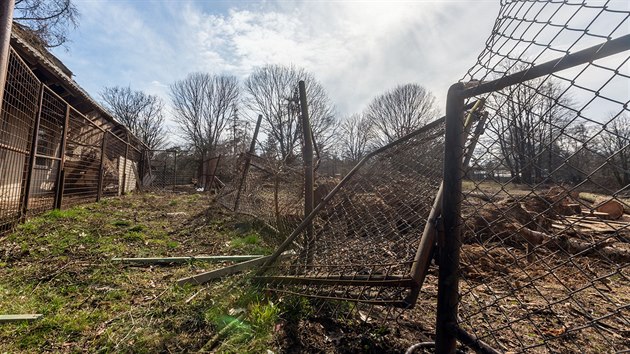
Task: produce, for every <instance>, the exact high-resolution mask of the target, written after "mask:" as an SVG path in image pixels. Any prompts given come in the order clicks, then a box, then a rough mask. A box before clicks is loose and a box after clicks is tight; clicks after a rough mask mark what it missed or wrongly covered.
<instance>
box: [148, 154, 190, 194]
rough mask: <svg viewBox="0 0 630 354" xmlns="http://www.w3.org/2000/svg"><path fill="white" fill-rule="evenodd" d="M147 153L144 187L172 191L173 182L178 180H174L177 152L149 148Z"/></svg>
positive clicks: (152, 189)
mask: <svg viewBox="0 0 630 354" xmlns="http://www.w3.org/2000/svg"><path fill="white" fill-rule="evenodd" d="M148 155H149V156H148V161H149V162H148V164H149V166H148V168H147V171H146V173H145V175H144V176H143V186H144V188H145V189H146V190H151V191H167V190H170V191H172V190H173V188H174V186H175V184H176V183H177V182H180V181H176V180H177V177H176V172H177V165H176V163H177V161H176V160H177V158H176V155H177V152H176V151H174V150H151V151H149V152H148ZM182 167H183V166H182ZM188 183H191V181H188Z"/></svg>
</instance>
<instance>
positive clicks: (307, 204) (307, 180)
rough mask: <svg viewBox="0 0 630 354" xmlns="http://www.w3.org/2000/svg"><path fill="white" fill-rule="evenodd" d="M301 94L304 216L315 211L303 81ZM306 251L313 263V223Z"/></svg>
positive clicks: (311, 150)
mask: <svg viewBox="0 0 630 354" xmlns="http://www.w3.org/2000/svg"><path fill="white" fill-rule="evenodd" d="M298 90H299V94H300V111H301V118H302V136H303V138H304V149H303V150H302V160H303V162H304V216H307V215H309V214H310V213H311V212H312V211H313V189H314V179H315V178H314V173H313V136H312V135H311V122H310V120H309V116H308V101H307V98H306V83H305V82H304V81H303V80H300V82H298ZM305 240H306V242H305V244H304V249H305V250H306V262H307V264H310V263H311V258H312V257H313V250H312V247H313V244H312V243H313V241H314V240H313V223H312V222H310V221H309V223H308V224H307V225H306V235H305Z"/></svg>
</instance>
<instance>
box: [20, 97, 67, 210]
mask: <svg viewBox="0 0 630 354" xmlns="http://www.w3.org/2000/svg"><path fill="white" fill-rule="evenodd" d="M66 108H67V104H66V102H65V101H64V100H62V99H61V98H59V97H58V96H57V95H56V94H55V93H54V92H52V91H51V90H50V89H48V88H44V92H43V95H42V105H41V112H40V118H39V119H40V120H39V129H38V130H37V132H36V134H37V137H36V149H35V161H34V164H33V167H32V168H33V169H32V171H31V186H30V190H29V192H28V193H29V197H28V212H29V213H34V214H37V213H41V212H42V211H45V210H50V209H53V208H54V205H55V189H56V187H57V177H58V171H59V166H60V161H61V150H62V136H63V131H64V126H65V124H66Z"/></svg>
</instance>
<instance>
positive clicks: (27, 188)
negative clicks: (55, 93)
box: [20, 83, 44, 219]
mask: <svg viewBox="0 0 630 354" xmlns="http://www.w3.org/2000/svg"><path fill="white" fill-rule="evenodd" d="M39 85H40V86H39V99H38V106H37V114H36V115H35V122H33V136H32V138H31V149H30V151H29V159H28V165H27V167H26V170H25V171H24V173H25V174H26V178H25V183H24V189H23V190H22V210H21V215H20V218H22V219H23V218H24V217H25V216H26V212H27V211H28V202H29V198H30V194H31V184H32V183H33V168H34V166H35V154H36V153H37V143H38V141H39V122H40V121H41V118H42V104H43V101H44V84H42V83H40V84H39Z"/></svg>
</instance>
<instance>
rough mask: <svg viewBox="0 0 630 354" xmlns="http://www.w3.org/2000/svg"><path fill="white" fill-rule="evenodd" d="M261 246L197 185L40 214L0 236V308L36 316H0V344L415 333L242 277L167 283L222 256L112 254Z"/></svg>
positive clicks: (378, 344) (272, 340)
mask: <svg viewBox="0 0 630 354" xmlns="http://www.w3.org/2000/svg"><path fill="white" fill-rule="evenodd" d="M271 251H272V245H270V244H269V243H268V242H267V235H266V233H265V230H264V228H260V227H259V225H258V224H257V223H256V222H254V221H253V220H251V219H250V218H247V217H242V216H235V215H233V214H231V213H229V212H227V211H225V209H223V208H221V207H219V206H218V205H217V204H216V203H215V202H214V201H213V199H212V197H210V196H207V195H202V194H188V193H180V194H172V193H168V194H139V195H128V196H124V197H115V198H106V199H104V200H103V201H101V202H100V203H93V204H87V205H82V206H78V207H75V208H72V209H68V210H62V211H52V212H48V213H46V214H44V215H42V216H40V217H36V218H32V219H30V220H29V221H28V222H27V223H25V224H22V225H20V226H19V227H18V228H17V230H16V231H15V232H14V233H12V234H8V235H4V236H0V314H17V313H41V314H43V317H42V319H40V320H38V321H35V322H32V323H9V324H2V325H0V352H7V353H18V352H54V353H73V352H116V353H121V352H123V353H124V352H127V353H142V352H145V353H157V352H198V351H202V352H203V351H211V350H214V351H217V352H239V353H242V352H252V353H258V352H265V351H266V350H267V349H269V350H271V351H272V352H276V353H278V352H287V353H301V352H313V353H318V352H319V353H352V352H357V351H361V352H373V353H388V352H391V353H394V352H401V351H404V350H405V349H406V347H407V346H408V345H410V344H413V342H414V341H415V337H416V334H412V333H411V332H409V331H407V332H406V333H405V334H406V336H402V337H401V333H400V331H399V330H398V329H392V328H388V327H383V326H382V325H381V324H367V323H363V324H356V323H353V322H350V321H346V320H343V319H330V318H328V319H327V318H321V317H318V316H317V314H316V313H314V312H313V311H312V310H311V309H310V307H307V308H306V309H305V306H296V305H295V303H294V301H293V300H292V299H290V298H287V297H282V298H279V297H276V296H274V295H273V294H265V293H263V292H262V291H261V290H259V289H258V288H256V287H253V286H251V285H250V284H249V282H248V279H247V277H246V276H235V277H231V278H229V279H227V280H224V281H219V282H214V283H210V284H207V285H204V286H184V287H179V286H176V285H175V281H176V280H177V279H179V278H182V277H186V276H190V275H193V274H197V273H201V272H204V271H208V270H211V269H215V268H219V267H221V266H224V265H225V263H223V264H216V263H203V262H193V263H188V264H179V265H170V266H142V267H139V266H124V265H121V264H119V263H115V262H112V261H111V259H112V258H113V257H168V256H198V255H237V254H268V253H270V252H271ZM298 303H299V301H298Z"/></svg>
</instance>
